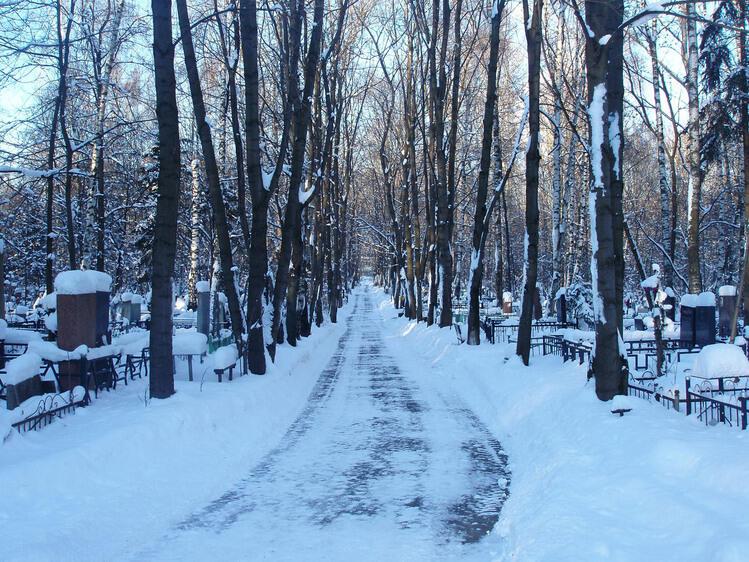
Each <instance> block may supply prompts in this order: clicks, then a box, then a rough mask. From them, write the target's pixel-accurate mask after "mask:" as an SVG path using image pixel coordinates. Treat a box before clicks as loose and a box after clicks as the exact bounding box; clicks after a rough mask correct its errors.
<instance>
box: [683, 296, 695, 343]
mask: <svg viewBox="0 0 749 562" xmlns="http://www.w3.org/2000/svg"><path fill="white" fill-rule="evenodd" d="M696 307H697V295H683V296H682V297H681V301H680V302H679V312H680V318H681V328H680V330H681V333H680V336H679V339H680V340H681V341H682V342H684V345H686V346H687V347H694V341H695V332H694V331H695V319H694V318H695V309H696Z"/></svg>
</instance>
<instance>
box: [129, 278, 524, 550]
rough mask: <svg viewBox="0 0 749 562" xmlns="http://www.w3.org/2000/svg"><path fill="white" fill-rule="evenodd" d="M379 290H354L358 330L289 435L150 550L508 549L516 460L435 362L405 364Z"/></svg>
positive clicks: (346, 338)
mask: <svg viewBox="0 0 749 562" xmlns="http://www.w3.org/2000/svg"><path fill="white" fill-rule="evenodd" d="M370 291H371V289H364V290H359V291H355V292H354V295H353V296H352V298H354V299H355V303H354V310H353V313H352V316H351V318H350V320H349V323H348V329H347V331H346V332H345V333H344V335H343V336H342V337H341V339H340V341H339V343H338V348H337V351H336V353H335V354H334V355H333V357H332V358H331V360H330V362H329V363H328V365H327V367H326V368H325V370H324V371H323V372H322V374H321V375H320V378H319V380H318V381H317V383H316V385H315V387H314V389H313V391H312V393H311V395H310V399H309V402H308V404H307V405H306V407H305V408H304V410H303V411H302V413H301V414H300V416H299V417H298V418H297V420H296V421H295V422H294V423H293V424H292V426H291V427H290V428H289V430H288V432H287V433H286V435H285V437H284V438H283V440H282V442H281V444H280V445H279V446H278V447H277V448H275V449H274V450H272V451H271V452H270V453H269V454H268V455H267V456H266V457H265V458H264V459H263V460H262V461H261V462H260V463H259V464H257V465H256V466H254V467H250V468H248V472H247V474H246V475H242V477H241V480H239V481H238V482H236V483H233V484H232V483H227V490H226V492H225V493H224V494H222V495H221V496H220V497H217V498H216V499H215V500H214V501H212V502H210V503H209V504H208V505H206V506H205V507H203V508H202V509H199V510H197V511H195V512H194V513H192V514H190V515H189V516H187V517H185V518H184V520H183V521H182V522H181V523H179V524H178V525H177V526H176V527H175V528H174V529H172V530H171V531H170V532H169V533H168V534H167V535H166V536H164V537H163V539H162V540H160V541H158V543H156V544H151V545H144V546H145V548H144V549H143V550H142V551H140V552H139V553H138V554H137V556H136V558H137V559H141V560H143V559H158V560H164V559H169V560H172V559H173V560H199V559H200V560H209V559H210V560H273V561H276V560H295V561H296V560H385V561H389V562H392V561H395V560H444V559H480V560H487V559H491V558H492V557H493V556H496V555H497V554H498V552H497V540H498V539H497V538H496V537H495V536H492V537H487V534H488V533H489V531H491V529H492V527H493V526H494V524H495V523H496V521H497V519H498V517H499V514H500V511H501V509H502V505H503V503H504V501H505V500H506V498H507V495H508V487H509V481H510V475H509V471H508V469H507V468H506V463H507V457H506V455H505V453H504V452H503V450H502V447H501V445H500V443H499V442H498V441H497V440H496V439H495V438H494V437H493V436H492V434H491V433H490V432H489V430H488V429H487V428H486V427H485V425H484V424H483V423H482V422H480V421H479V419H478V418H477V417H476V416H475V415H474V414H473V413H472V412H471V411H470V410H469V409H467V408H466V407H465V405H463V404H462V403H461V402H460V401H459V399H458V398H457V397H455V396H446V395H444V393H441V392H439V391H438V390H437V389H435V388H434V387H433V385H432V384H430V372H429V368H428V366H426V365H425V366H422V368H418V369H417V368H414V367H412V369H411V370H410V371H409V370H407V369H406V368H404V367H400V366H399V362H398V361H396V358H395V357H394V356H393V355H392V354H391V353H389V351H388V348H387V343H386V341H385V339H386V338H385V337H384V336H383V322H382V319H381V317H380V315H379V314H378V313H377V311H376V310H374V307H373V302H372V300H373V299H372V296H371V292H370ZM400 363H403V364H405V365H408V364H409V363H408V362H407V361H405V362H400ZM412 365H413V363H412ZM206 477H208V478H210V475H206ZM186 493H187V491H186Z"/></svg>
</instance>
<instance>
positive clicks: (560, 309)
mask: <svg viewBox="0 0 749 562" xmlns="http://www.w3.org/2000/svg"><path fill="white" fill-rule="evenodd" d="M557 322H560V323H564V322H567V297H565V296H564V294H561V295H559V298H558V299H557Z"/></svg>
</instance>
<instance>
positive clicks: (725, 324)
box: [718, 285, 738, 338]
mask: <svg viewBox="0 0 749 562" xmlns="http://www.w3.org/2000/svg"><path fill="white" fill-rule="evenodd" d="M737 300H738V297H737V296H736V287H734V286H733V285H723V286H722V287H721V288H719V289H718V334H719V335H720V337H722V338H727V337H729V336H730V335H731V328H732V323H733V313H734V312H735V310H736V302H737Z"/></svg>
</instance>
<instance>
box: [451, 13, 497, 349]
mask: <svg viewBox="0 0 749 562" xmlns="http://www.w3.org/2000/svg"><path fill="white" fill-rule="evenodd" d="M504 6H505V3H504V1H501V2H500V3H499V6H497V7H495V8H494V10H493V12H492V20H491V21H492V27H491V36H490V39H489V64H488V67H487V76H486V100H485V102H484V119H483V127H484V129H483V134H482V138H481V161H480V164H479V177H478V186H477V188H476V211H475V214H474V217H473V239H472V241H471V265H470V270H469V273H468V292H469V293H468V294H469V296H468V338H467V340H466V341H467V343H468V345H479V344H480V343H481V325H480V318H479V307H480V300H479V299H480V297H481V286H482V284H483V278H484V247H485V245H486V237H487V235H488V233H489V224H490V216H491V210H489V211H487V208H486V196H487V192H488V191H489V171H490V168H491V163H492V138H493V133H494V112H495V110H496V106H497V60H498V59H499V26H500V23H501V21H502V13H503V11H504ZM457 23H458V22H457V21H456V24H457ZM492 201H494V198H492Z"/></svg>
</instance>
